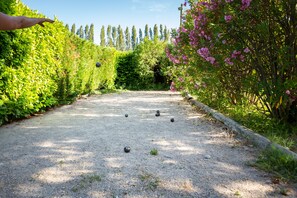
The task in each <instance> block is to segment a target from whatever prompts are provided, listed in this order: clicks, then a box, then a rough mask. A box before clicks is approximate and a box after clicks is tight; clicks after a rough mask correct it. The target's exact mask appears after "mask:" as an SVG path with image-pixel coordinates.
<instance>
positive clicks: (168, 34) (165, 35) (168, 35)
mask: <svg viewBox="0 0 297 198" xmlns="http://www.w3.org/2000/svg"><path fill="white" fill-rule="evenodd" d="M163 34H164V41H166V42H168V41H169V38H170V32H169V30H168V29H167V26H165V28H164V33H163Z"/></svg>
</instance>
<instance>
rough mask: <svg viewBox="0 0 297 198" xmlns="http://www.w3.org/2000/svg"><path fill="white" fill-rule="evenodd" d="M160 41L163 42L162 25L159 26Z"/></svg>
mask: <svg viewBox="0 0 297 198" xmlns="http://www.w3.org/2000/svg"><path fill="white" fill-rule="evenodd" d="M160 40H161V41H163V40H164V30H163V25H162V24H161V25H160Z"/></svg>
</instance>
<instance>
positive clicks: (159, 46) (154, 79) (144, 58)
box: [116, 37, 171, 89]
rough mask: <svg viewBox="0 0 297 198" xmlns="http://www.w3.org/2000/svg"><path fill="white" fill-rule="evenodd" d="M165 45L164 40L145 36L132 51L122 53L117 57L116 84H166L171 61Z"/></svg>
mask: <svg viewBox="0 0 297 198" xmlns="http://www.w3.org/2000/svg"><path fill="white" fill-rule="evenodd" d="M165 47H166V42H162V41H159V40H157V39H155V40H153V41H152V40H149V39H148V38H147V37H146V38H145V39H144V40H143V41H142V42H141V43H140V44H139V45H137V46H136V48H135V50H134V51H133V52H126V53H123V54H122V56H120V58H119V65H118V68H117V80H116V84H117V85H118V86H120V87H123V88H130V89H150V88H155V87H156V85H161V88H162V86H167V84H168V76H167V67H168V66H169V65H171V63H170V62H169V59H168V58H167V57H166V54H165ZM167 87H168V86H167Z"/></svg>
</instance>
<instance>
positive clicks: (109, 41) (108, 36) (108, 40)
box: [107, 25, 113, 47]
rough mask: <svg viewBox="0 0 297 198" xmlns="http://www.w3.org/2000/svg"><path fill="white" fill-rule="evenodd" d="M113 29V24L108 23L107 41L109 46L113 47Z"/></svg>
mask: <svg viewBox="0 0 297 198" xmlns="http://www.w3.org/2000/svg"><path fill="white" fill-rule="evenodd" d="M111 31H112V27H111V25H108V26H107V43H108V46H109V47H113V42H112V36H111Z"/></svg>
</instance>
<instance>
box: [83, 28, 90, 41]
mask: <svg viewBox="0 0 297 198" xmlns="http://www.w3.org/2000/svg"><path fill="white" fill-rule="evenodd" d="M89 31H90V27H89V25H86V26H85V34H84V36H85V39H86V40H89Z"/></svg>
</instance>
